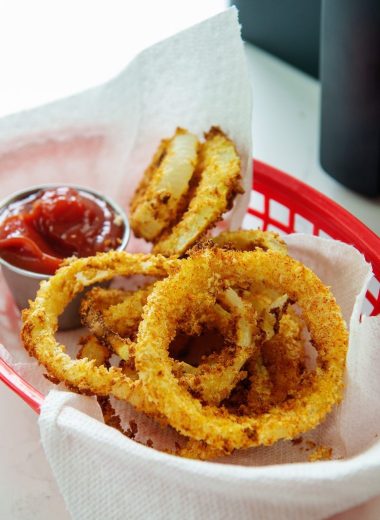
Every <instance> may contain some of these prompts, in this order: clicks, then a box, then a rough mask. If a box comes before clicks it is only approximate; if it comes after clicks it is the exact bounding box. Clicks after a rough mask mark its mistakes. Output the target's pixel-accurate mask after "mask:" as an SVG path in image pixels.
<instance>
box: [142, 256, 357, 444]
mask: <svg viewBox="0 0 380 520" xmlns="http://www.w3.org/2000/svg"><path fill="white" fill-rule="evenodd" d="M222 277H225V278H227V279H229V281H230V282H231V283H232V285H233V282H235V283H236V284H237V285H238V284H239V283H240V284H241V283H244V284H247V283H255V281H258V282H261V283H264V281H265V283H266V284H268V286H270V287H272V288H273V289H275V290H277V291H279V292H280V293H286V294H288V295H289V297H290V298H291V299H292V301H295V302H297V304H298V305H299V307H300V308H301V309H302V313H303V319H304V320H305V323H306V325H307V327H308V329H309V332H310V335H311V338H312V342H313V345H314V347H315V349H316V350H317V353H318V358H317V366H316V369H315V371H314V372H313V373H312V374H310V377H309V380H308V381H307V384H305V385H303V386H302V388H301V389H299V391H298V392H297V395H296V396H295V397H294V398H293V399H291V400H288V401H286V402H285V403H282V404H280V405H278V406H274V407H272V408H271V410H270V413H265V414H262V415H258V416H252V417H250V416H242V417H237V416H235V415H232V414H230V413H228V411H227V410H226V409H223V408H216V407H213V406H202V404H201V402H200V401H199V400H197V399H195V398H194V397H193V396H191V395H190V394H189V392H187V391H186V390H185V389H184V388H182V387H181V386H180V384H179V382H178V380H177V379H176V377H175V376H174V374H173V372H172V362H171V360H170V358H169V356H168V352H167V348H168V345H169V343H170V340H171V338H172V337H173V335H174V334H175V331H176V328H177V327H178V324H179V322H180V320H181V319H184V316H185V315H186V316H187V317H189V318H190V319H194V318H195V317H196V314H197V309H199V307H200V306H201V307H202V306H203V305H204V303H205V301H208V302H210V301H212V300H213V299H214V298H215V293H216V291H217V290H218V286H219V284H220V279H221V278H222ZM347 342H348V336H347V330H346V327H345V323H344V321H343V318H342V315H341V311H340V309H339V307H338V305H337V304H336V301H335V299H334V297H333V295H332V294H331V292H330V291H329V289H328V288H327V287H326V286H324V285H323V283H322V282H321V281H320V280H319V278H318V277H317V276H316V275H315V274H314V273H313V272H312V271H311V270H310V269H308V268H307V267H305V266H304V265H302V264H301V263H300V262H298V261H296V260H294V259H292V258H290V257H288V256H286V255H283V254H281V253H278V252H272V251H267V252H262V251H257V252H243V253H237V252H231V251H222V250H218V249H216V250H209V251H205V252H202V253H199V254H198V255H195V256H194V257H193V258H189V259H187V260H184V261H183V262H182V264H181V268H180V271H179V272H178V273H176V274H174V275H172V276H170V277H169V278H166V279H165V280H163V281H161V282H159V283H157V284H156V285H155V288H154V290H153V292H152V293H151V295H150V296H149V298H148V303H147V305H146V307H145V308H144V315H143V320H142V321H141V322H140V326H139V332H138V341H137V344H136V352H135V363H136V368H137V370H138V373H139V377H140V379H141V380H142V381H143V382H144V385H145V387H146V390H147V392H148V393H149V396H150V399H151V400H152V402H153V403H154V404H155V405H156V406H157V408H158V409H159V411H160V412H161V413H162V414H163V415H164V416H165V417H166V418H167V420H168V422H169V424H170V425H171V426H172V427H174V428H175V429H176V430H177V431H178V432H180V433H182V434H183V435H185V436H188V437H191V438H194V439H196V440H204V441H205V442H206V443H207V444H210V445H212V446H213V447H215V448H217V449H223V450H226V451H232V450H233V449H240V448H247V447H252V446H258V445H260V444H263V445H270V444H273V443H274V442H276V441H278V440H280V439H292V438H294V437H296V436H299V435H300V434H301V433H303V432H304V431H306V430H309V429H311V428H313V427H315V426H316V425H317V424H319V423H320V422H321V421H322V420H323V419H324V418H325V416H326V414H327V413H328V412H329V411H331V409H332V407H333V405H334V404H336V403H338V402H339V401H340V400H341V399H342V393H343V374H344V366H345V357H346V351H347Z"/></svg>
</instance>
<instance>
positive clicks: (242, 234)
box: [211, 229, 288, 254]
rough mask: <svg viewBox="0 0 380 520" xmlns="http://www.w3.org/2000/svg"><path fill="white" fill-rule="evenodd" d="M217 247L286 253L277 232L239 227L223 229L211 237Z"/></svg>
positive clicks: (285, 247) (285, 248) (286, 249)
mask: <svg viewBox="0 0 380 520" xmlns="http://www.w3.org/2000/svg"><path fill="white" fill-rule="evenodd" d="M211 240H212V242H214V244H216V245H217V246H219V247H223V248H228V249H234V250H235V251H254V250H255V249H258V248H259V249H262V250H263V251H267V250H268V249H272V250H273V251H279V252H280V253H284V254H287V253H288V248H287V245H286V243H285V242H284V241H283V240H282V238H281V237H280V235H279V234H278V233H274V232H273V231H261V230H260V229H241V230H239V231H223V232H222V233H220V234H219V235H217V236H215V237H212V238H211Z"/></svg>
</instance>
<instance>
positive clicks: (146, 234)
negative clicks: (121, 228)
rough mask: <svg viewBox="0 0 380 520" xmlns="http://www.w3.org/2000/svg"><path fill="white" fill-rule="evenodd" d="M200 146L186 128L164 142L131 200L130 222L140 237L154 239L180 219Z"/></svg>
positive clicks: (178, 129)
mask: <svg viewBox="0 0 380 520" xmlns="http://www.w3.org/2000/svg"><path fill="white" fill-rule="evenodd" d="M198 145H199V143H198V139H197V137H196V136H195V135H194V134H191V133H190V132H188V131H187V130H184V129H183V128H177V130H176V132H175V134H174V136H173V137H172V138H171V139H164V140H163V141H161V144H160V146H159V148H158V151H157V152H156V154H155V156H154V158H153V161H152V163H151V164H150V165H149V167H148V168H147V170H146V171H145V174H144V176H143V179H142V181H141V183H140V185H139V187H138V188H137V191H136V193H135V195H134V197H133V199H132V201H131V215H130V223H131V227H132V229H133V231H134V233H135V235H136V236H137V237H139V238H145V239H146V240H148V241H154V240H156V239H157V237H158V236H159V235H160V234H161V233H162V232H163V231H164V229H166V228H167V227H168V226H169V225H171V224H172V223H173V222H174V221H175V220H176V219H177V216H178V212H179V211H180V210H181V208H182V207H183V204H184V197H185V196H186V193H187V191H188V190H189V183H190V180H191V178H192V176H193V173H194V169H195V166H196V163H197V152H198Z"/></svg>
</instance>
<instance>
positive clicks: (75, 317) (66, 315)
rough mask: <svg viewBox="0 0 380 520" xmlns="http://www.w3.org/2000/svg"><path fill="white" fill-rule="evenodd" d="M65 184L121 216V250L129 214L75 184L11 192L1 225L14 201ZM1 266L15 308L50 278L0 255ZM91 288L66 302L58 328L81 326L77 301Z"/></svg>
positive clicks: (127, 232) (0, 210)
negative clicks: (103, 203) (12, 262)
mask: <svg viewBox="0 0 380 520" xmlns="http://www.w3.org/2000/svg"><path fill="white" fill-rule="evenodd" d="M62 186H63V187H67V188H74V189H76V190H78V191H83V192H86V193H89V194H90V195H93V196H94V197H96V198H98V199H99V200H102V201H104V202H106V203H107V204H108V205H109V206H110V207H111V208H112V210H113V211H114V213H115V216H120V217H121V219H122V225H123V226H124V234H123V237H122V242H121V244H120V246H119V247H118V248H117V250H118V251H122V250H124V249H125V248H126V246H127V244H128V241H129V237H130V226H129V221H128V217H127V215H126V214H125V212H124V211H123V210H122V209H121V207H120V206H119V205H118V204H116V203H115V202H114V201H113V200H111V199H109V198H108V197H106V196H105V195H102V194H101V193H99V192H97V191H95V190H93V189H89V188H85V187H83V186H78V185H74V184H41V185H38V186H31V187H30V188H27V189H25V190H22V191H18V192H16V193H14V194H13V195H11V196H9V197H8V198H6V199H5V200H3V201H2V202H1V203H0V224H1V219H2V213H3V212H4V211H5V210H6V209H7V207H8V206H9V205H10V204H12V203H13V202H17V201H19V200H21V199H24V198H26V197H28V196H29V195H32V194H33V193H36V192H37V191H40V190H46V189H50V188H59V187H62ZM0 265H1V271H2V273H3V276H4V279H5V281H6V283H7V285H8V287H9V289H10V291H11V293H12V294H13V298H14V300H15V302H16V305H17V307H18V308H19V309H20V310H22V309H25V308H26V307H28V306H29V300H34V298H35V296H36V293H37V291H38V289H39V286H40V283H41V281H42V280H49V278H51V275H48V274H41V273H34V272H32V271H27V270H25V269H21V268H20V267H16V266H14V265H12V264H10V263H9V262H6V261H5V260H4V259H3V258H1V257H0ZM96 285H101V286H102V287H107V286H108V285H109V282H105V283H102V284H96ZM89 289H91V287H86V289H85V290H84V291H82V292H81V293H79V294H78V295H77V296H75V298H74V299H73V300H72V301H71V302H70V303H69V305H68V306H67V307H66V309H65V310H64V312H63V314H62V315H61V316H60V317H59V329H60V330H68V329H74V328H77V327H80V325H81V323H80V316H79V306H80V302H81V300H82V298H83V296H84V295H85V293H86V292H87V291H88V290H89Z"/></svg>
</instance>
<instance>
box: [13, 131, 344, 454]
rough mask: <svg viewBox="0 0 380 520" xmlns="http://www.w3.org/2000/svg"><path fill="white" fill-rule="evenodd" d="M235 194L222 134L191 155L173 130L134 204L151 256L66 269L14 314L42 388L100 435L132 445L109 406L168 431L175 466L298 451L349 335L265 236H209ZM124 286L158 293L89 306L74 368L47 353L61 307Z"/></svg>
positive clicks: (233, 155)
mask: <svg viewBox="0 0 380 520" xmlns="http://www.w3.org/2000/svg"><path fill="white" fill-rule="evenodd" d="M240 181H241V179H240V159H239V156H238V154H237V151H236V148H235V145H234V143H233V142H232V141H231V140H230V139H229V138H228V137H227V136H226V135H225V134H224V133H223V132H222V130H220V129H219V128H217V127H212V128H211V130H210V131H209V132H208V133H206V134H205V141H204V142H203V143H201V144H199V143H198V140H197V138H196V136H194V135H193V134H190V133H189V132H188V131H187V130H184V129H180V128H178V129H177V130H176V132H175V135H174V136H173V137H172V138H171V139H166V140H163V141H162V142H161V144H160V146H159V149H158V150H157V152H156V154H155V156H154V158H153V160H152V162H151V164H150V166H149V167H148V168H147V170H146V172H145V174H144V177H143V179H142V181H141V183H140V185H139V187H138V190H137V192H136V193H135V196H134V197H133V200H132V203H131V224H132V228H133V230H134V231H135V235H136V236H137V237H143V238H145V239H146V240H148V241H151V242H152V243H153V244H154V246H153V251H154V253H155V254H151V255H142V254H128V253H125V252H120V251H119V252H116V251H112V252H109V253H107V254H99V255H97V256H95V257H90V258H81V259H77V260H74V259H70V260H68V261H66V262H65V265H64V266H63V267H61V268H60V269H59V270H58V271H57V273H56V274H55V275H54V276H53V277H52V278H50V280H48V281H47V282H43V283H42V284H41V287H40V289H39V291H38V293H37V296H36V299H35V301H34V302H31V304H30V308H29V309H28V310H25V311H24V312H23V326H22V331H21V337H22V340H23V342H24V345H25V347H26V349H27V350H28V351H29V353H30V354H31V355H33V356H34V357H36V358H37V360H38V361H39V363H41V364H42V365H44V366H45V367H46V369H47V372H48V377H50V378H52V379H54V380H56V381H60V382H64V383H65V384H66V386H67V387H68V388H69V389H72V390H74V391H77V392H81V393H85V394H95V395H96V396H97V397H98V400H99V403H100V405H101V407H102V410H103V413H104V418H105V422H106V424H109V425H111V426H114V427H116V428H118V429H119V430H120V431H122V432H123V433H124V434H126V435H128V436H130V437H131V438H135V432H134V429H133V428H132V429H130V430H125V431H124V430H123V428H122V425H121V422H120V419H119V418H118V416H117V414H116V413H115V410H114V409H113V408H112V406H111V403H110V400H109V399H110V397H111V396H112V397H115V398H117V399H120V400H124V401H127V402H128V403H130V404H131V405H132V406H134V407H135V408H136V410H137V411H138V412H142V413H145V414H147V415H149V416H150V417H152V418H153V419H154V420H155V421H157V422H158V424H159V425H161V426H163V427H168V426H169V427H171V428H173V429H174V430H175V432H176V436H177V438H179V439H180V441H181V442H180V443H179V444H178V446H177V445H176V449H175V450H171V451H169V452H170V453H175V454H177V455H180V456H183V457H189V458H197V459H201V460H206V459H212V458H215V457H220V456H225V455H228V454H231V453H232V452H233V451H234V450H237V449H245V448H250V447H255V446H259V445H271V444H273V443H274V442H276V441H278V440H280V439H295V438H297V437H299V435H300V434H302V433H303V432H305V431H307V430H310V429H312V428H314V427H315V426H317V425H318V424H319V423H320V422H321V421H322V420H324V418H325V416H326V414H327V413H328V412H329V411H330V410H331V409H332V407H333V406H334V405H335V404H336V403H338V402H339V401H340V400H341V398H342V393H343V374H344V365H345V357H346V351H347V330H346V327H345V323H344V321H343V318H342V315H341V312H340V309H339V307H338V306H337V304H336V302H335V299H334V297H333V296H332V294H331V293H330V291H329V289H328V288H327V287H325V286H324V285H323V284H322V282H321V281H320V280H319V279H318V277H317V276H316V275H315V274H314V273H313V272H312V271H311V270H310V269H308V268H306V267H305V266H304V265H302V264H301V263H300V262H298V261H296V260H294V259H292V258H290V257H289V256H288V252H287V247H286V244H285V242H284V241H283V240H282V239H281V238H280V237H279V236H278V235H277V234H275V233H271V232H264V231H260V230H251V231H242V230H240V231H236V232H231V231H226V232H223V233H221V234H220V235H218V236H215V237H213V236H210V235H211V233H209V231H210V232H211V230H212V228H213V227H214V226H215V224H216V223H217V222H218V220H220V219H221V218H222V215H223V214H224V213H225V212H226V211H227V210H228V209H230V208H231V207H232V203H233V201H234V198H235V196H236V195H237V194H238V193H240V192H241V186H240ZM134 275H143V276H148V277H153V279H155V280H156V281H155V282H151V281H149V283H148V284H147V285H145V286H144V287H140V288H139V289H137V290H133V291H131V290H121V289H103V288H101V287H94V288H92V289H91V290H90V291H88V292H87V295H86V296H85V298H84V299H83V301H82V304H81V319H82V323H83V324H84V325H85V326H87V328H88V329H89V334H88V335H87V336H85V337H83V338H81V340H80V344H79V347H80V348H79V351H78V353H77V358H76V359H72V358H71V357H70V356H69V355H68V354H67V353H66V352H65V347H64V345H61V344H59V343H58V342H57V340H56V339H55V332H56V331H57V328H58V317H59V315H60V314H62V312H63V311H64V309H65V307H66V306H67V304H68V303H69V302H70V301H71V300H72V299H73V298H74V297H75V296H76V295H77V294H79V293H80V292H82V291H83V289H84V288H86V287H88V286H90V285H93V284H95V283H101V282H105V281H108V280H111V279H112V278H113V277H114V276H122V277H130V276H134ZM150 279H151V278H150ZM306 338H310V342H309V344H308V345H307V346H308V347H314V349H315V354H316V361H315V365H313V366H311V365H310V363H309V362H308V354H306V352H305V348H306V347H305V345H306V343H307V341H306ZM147 442H148V441H147ZM148 445H149V446H151V441H150V444H148Z"/></svg>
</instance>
